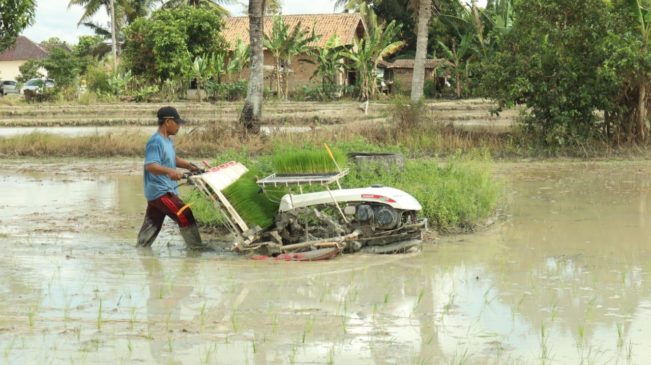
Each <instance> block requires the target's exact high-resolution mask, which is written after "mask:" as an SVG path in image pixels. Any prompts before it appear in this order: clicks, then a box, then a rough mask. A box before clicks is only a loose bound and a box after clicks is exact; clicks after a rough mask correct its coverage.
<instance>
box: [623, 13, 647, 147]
mask: <svg viewBox="0 0 651 365" xmlns="http://www.w3.org/2000/svg"><path fill="white" fill-rule="evenodd" d="M624 4H625V6H626V8H627V10H628V12H629V13H630V15H631V16H632V18H633V20H634V22H633V24H632V29H634V30H635V35H636V37H637V38H638V39H639V41H640V46H641V47H640V48H641V49H640V55H642V56H643V57H648V52H649V34H650V33H651V24H650V23H651V12H650V11H651V9H649V8H650V7H651V1H649V0H626V1H625V2H624ZM648 83H649V75H648V73H646V74H644V73H642V75H640V77H638V78H637V80H636V85H635V86H636V87H637V108H636V111H635V113H634V115H635V116H636V117H637V137H638V140H640V141H644V140H646V132H647V126H646V119H647V110H646V109H647V108H646V104H647V102H648V101H647V85H648Z"/></svg>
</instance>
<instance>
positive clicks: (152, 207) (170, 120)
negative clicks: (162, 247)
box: [137, 106, 204, 248]
mask: <svg viewBox="0 0 651 365" xmlns="http://www.w3.org/2000/svg"><path fill="white" fill-rule="evenodd" d="M157 116H158V130H157V131H156V133H154V134H153V135H152V136H151V138H149V141H148V142H147V147H146V149H145V179H144V180H145V184H144V185H145V197H146V198H147V212H146V213H145V221H144V222H143V224H142V228H140V233H138V244H137V245H138V246H139V247H150V246H151V245H152V243H154V240H155V239H156V236H158V232H160V229H161V227H162V226H163V221H164V220H165V216H168V217H170V218H172V219H173V220H174V221H175V222H176V223H177V224H178V225H179V228H180V230H181V236H183V239H184V240H185V244H186V245H187V246H188V248H203V247H204V246H203V244H202V242H201V235H200V234H199V229H198V227H197V223H196V221H195V219H194V216H193V215H192V210H190V208H189V206H187V205H186V204H185V203H184V202H183V201H182V200H181V199H180V198H179V197H178V194H179V192H178V183H177V181H178V180H180V179H181V178H182V177H183V174H182V173H180V172H179V171H177V170H176V167H177V166H178V167H180V168H184V169H187V170H190V171H195V170H198V169H199V168H198V167H197V166H196V165H194V164H192V163H190V162H188V161H186V160H184V159H182V158H179V157H177V156H176V151H175V150H174V142H172V139H171V138H170V137H171V136H173V135H175V134H177V133H178V131H179V129H180V128H181V124H184V123H185V121H184V120H183V119H181V117H180V116H179V113H178V112H177V111H176V109H175V108H173V107H171V106H166V107H163V108H160V109H159V110H158V114H157Z"/></svg>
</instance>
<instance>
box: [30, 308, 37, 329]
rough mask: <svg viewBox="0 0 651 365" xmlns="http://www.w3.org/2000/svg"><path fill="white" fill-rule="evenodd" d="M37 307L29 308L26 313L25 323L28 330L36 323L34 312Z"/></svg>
mask: <svg viewBox="0 0 651 365" xmlns="http://www.w3.org/2000/svg"><path fill="white" fill-rule="evenodd" d="M37 310H38V307H37V306H36V305H33V306H30V307H29V311H28V312H27V323H28V324H29V328H34V323H35V322H36V311H37Z"/></svg>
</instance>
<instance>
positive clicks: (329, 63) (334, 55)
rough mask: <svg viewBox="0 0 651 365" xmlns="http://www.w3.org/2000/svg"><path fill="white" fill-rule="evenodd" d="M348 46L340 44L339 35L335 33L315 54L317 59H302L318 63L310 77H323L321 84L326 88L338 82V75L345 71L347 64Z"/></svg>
mask: <svg viewBox="0 0 651 365" xmlns="http://www.w3.org/2000/svg"><path fill="white" fill-rule="evenodd" d="M346 48H347V47H346V46H342V45H340V44H339V37H338V36H337V35H333V36H332V37H330V39H328V41H327V42H326V44H325V45H324V46H323V48H321V49H319V51H318V52H316V54H315V59H316V60H315V61H313V60H308V59H304V60H302V61H304V62H309V63H314V64H316V69H315V70H314V73H313V74H312V76H311V77H310V79H313V78H315V77H321V85H322V86H323V87H324V89H325V88H326V87H327V86H328V85H335V84H336V83H337V75H338V74H339V73H341V72H344V71H345V69H346V64H345V63H344V62H343V60H344V59H345V57H346V52H347V49H346Z"/></svg>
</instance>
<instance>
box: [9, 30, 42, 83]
mask: <svg viewBox="0 0 651 365" xmlns="http://www.w3.org/2000/svg"><path fill="white" fill-rule="evenodd" d="M47 55H48V53H47V51H46V50H44V49H43V47H41V46H39V45H38V44H36V43H34V42H32V41H31V40H30V39H29V38H27V37H25V36H18V38H16V43H14V44H13V45H12V46H11V47H9V48H7V49H5V50H4V51H2V52H0V79H2V80H15V79H16V77H18V75H20V70H19V68H20V66H22V64H23V63H25V62H27V61H29V60H40V59H43V58H45V57H47Z"/></svg>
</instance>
